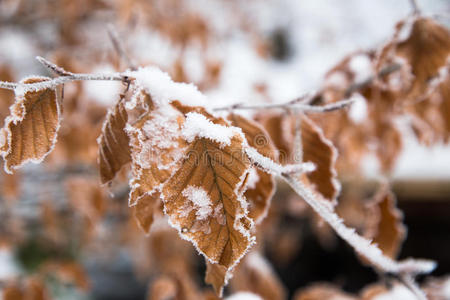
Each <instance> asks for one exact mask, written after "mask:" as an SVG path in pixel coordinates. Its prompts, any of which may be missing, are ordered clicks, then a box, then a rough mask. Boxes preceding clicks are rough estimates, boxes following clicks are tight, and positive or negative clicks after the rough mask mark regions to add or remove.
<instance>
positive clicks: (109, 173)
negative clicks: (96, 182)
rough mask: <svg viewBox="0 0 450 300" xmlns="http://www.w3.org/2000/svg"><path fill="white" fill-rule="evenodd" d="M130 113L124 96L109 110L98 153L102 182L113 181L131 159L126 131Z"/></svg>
mask: <svg viewBox="0 0 450 300" xmlns="http://www.w3.org/2000/svg"><path fill="white" fill-rule="evenodd" d="M127 121H128V115H127V112H126V110H125V107H124V97H123V96H122V97H121V99H120V100H119V101H118V102H117V104H116V105H115V106H114V108H113V109H112V110H110V111H108V115H107V116H106V119H105V122H104V123H103V128H102V134H101V135H100V138H99V145H98V153H99V165H100V178H101V181H102V183H107V182H109V181H111V180H112V179H113V178H114V177H115V175H116V173H117V172H119V171H120V169H121V168H122V166H124V165H126V164H127V163H128V162H130V161H131V154H130V149H129V143H130V138H129V137H128V135H127V133H126V132H125V125H126V123H127Z"/></svg>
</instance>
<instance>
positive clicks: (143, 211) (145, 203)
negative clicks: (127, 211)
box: [134, 193, 160, 233]
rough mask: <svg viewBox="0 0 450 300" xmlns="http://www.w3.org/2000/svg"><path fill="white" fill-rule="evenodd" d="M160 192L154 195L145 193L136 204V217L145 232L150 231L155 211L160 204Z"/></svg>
mask: <svg viewBox="0 0 450 300" xmlns="http://www.w3.org/2000/svg"><path fill="white" fill-rule="evenodd" d="M159 203H160V202H159V193H154V194H152V195H148V194H145V195H144V196H143V197H141V198H140V199H139V201H138V202H137V204H136V206H134V217H135V218H136V221H137V223H138V225H139V227H140V228H141V229H142V230H143V231H144V232H145V233H149V232H150V227H151V226H152V224H153V220H154V213H155V210H156V209H157V208H158V205H159Z"/></svg>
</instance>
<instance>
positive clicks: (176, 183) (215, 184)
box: [162, 134, 254, 272]
mask: <svg viewBox="0 0 450 300" xmlns="http://www.w3.org/2000/svg"><path fill="white" fill-rule="evenodd" d="M243 142H244V141H243V137H242V136H241V135H238V134H236V135H234V136H233V137H232V138H231V139H230V143H229V145H227V146H224V145H222V144H221V143H220V142H217V141H216V140H214V139H210V138H204V137H197V138H195V140H194V141H192V143H190V145H189V147H188V148H187V150H186V155H185V156H184V158H183V160H182V163H181V165H180V168H179V169H178V170H177V171H176V172H175V173H174V174H173V175H172V176H171V177H170V179H169V180H168V181H167V182H166V183H165V184H164V187H163V190H162V194H163V195H162V198H163V201H164V209H165V213H166V214H167V215H168V216H169V220H170V223H171V224H172V225H173V226H174V227H175V228H177V229H178V230H179V233H180V235H181V236H182V237H183V238H185V239H187V240H189V241H191V242H192V243H193V244H194V245H195V247H196V248H197V250H198V251H199V252H200V253H202V254H203V255H204V256H205V257H206V258H207V260H208V261H209V262H211V263H214V264H219V265H220V266H223V267H224V268H225V270H226V271H227V272H229V271H230V270H232V268H233V267H234V266H235V265H236V263H237V262H238V261H239V260H240V259H241V258H242V256H243V255H244V254H245V253H246V252H247V251H248V249H249V248H250V246H251V245H252V244H253V243H254V237H252V236H251V235H250V228H251V226H252V221H251V220H250V219H249V218H248V217H247V202H246V201H245V199H244V198H243V196H242V195H241V193H239V190H240V189H241V187H242V185H243V182H244V180H245V178H246V176H247V171H248V168H249V167H250V163H249V161H248V160H247V159H246V156H245V153H244V149H243Z"/></svg>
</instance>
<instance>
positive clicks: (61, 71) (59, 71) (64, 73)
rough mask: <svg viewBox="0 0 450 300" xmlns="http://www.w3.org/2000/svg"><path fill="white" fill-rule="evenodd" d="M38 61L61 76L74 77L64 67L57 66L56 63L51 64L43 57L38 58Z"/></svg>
mask: <svg viewBox="0 0 450 300" xmlns="http://www.w3.org/2000/svg"><path fill="white" fill-rule="evenodd" d="M36 59H37V60H38V61H39V62H40V63H41V64H42V65H43V66H44V67H46V68H47V69H49V70H50V71H52V72H53V73H55V74H56V75H60V76H72V75H74V74H73V73H72V72H69V71H66V70H64V69H63V68H62V67H60V66H57V65H55V64H54V63H51V62H49V61H48V60H46V59H45V58H43V57H41V56H36Z"/></svg>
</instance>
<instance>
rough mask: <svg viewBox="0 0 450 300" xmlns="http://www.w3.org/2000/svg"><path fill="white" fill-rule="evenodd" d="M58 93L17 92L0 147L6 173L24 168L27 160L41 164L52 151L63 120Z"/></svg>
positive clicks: (50, 91) (39, 78)
mask: <svg viewBox="0 0 450 300" xmlns="http://www.w3.org/2000/svg"><path fill="white" fill-rule="evenodd" d="M48 80H49V78H47V77H32V78H28V79H25V80H23V81H22V83H36V82H42V81H48ZM59 101H60V100H59V91H57V90H56V91H55V90H53V89H50V88H45V89H41V90H33V91H20V90H17V91H16V102H15V103H14V104H13V105H12V106H11V108H10V110H11V113H10V115H9V116H8V117H7V118H6V120H5V127H4V128H3V134H4V135H5V137H6V140H5V144H4V145H2V146H1V150H2V152H3V153H2V155H3V158H4V160H5V171H6V172H8V173H12V171H13V169H17V168H19V167H21V166H22V165H23V164H25V163H26V162H28V161H31V162H36V163H38V162H41V161H42V159H44V157H45V156H47V154H49V153H50V151H51V150H52V149H53V147H54V144H55V143H56V137H57V132H58V129H59V126H60V121H61V107H60V103H59Z"/></svg>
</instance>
